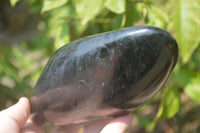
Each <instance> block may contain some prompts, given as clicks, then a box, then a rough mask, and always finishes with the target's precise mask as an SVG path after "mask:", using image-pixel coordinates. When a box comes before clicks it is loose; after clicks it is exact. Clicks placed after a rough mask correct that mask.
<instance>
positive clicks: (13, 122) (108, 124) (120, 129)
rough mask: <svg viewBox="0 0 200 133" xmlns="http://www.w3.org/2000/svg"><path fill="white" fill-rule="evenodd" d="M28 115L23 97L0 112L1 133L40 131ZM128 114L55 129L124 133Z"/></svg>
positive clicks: (65, 132) (64, 132) (66, 132)
mask: <svg viewBox="0 0 200 133" xmlns="http://www.w3.org/2000/svg"><path fill="white" fill-rule="evenodd" d="M29 115H30V103H29V100H28V99H27V98H25V97H22V98H20V99H19V101H18V102H17V103H16V104H15V105H13V106H11V107H9V108H7V109H5V110H2V111H1V112H0V125H1V126H0V132H1V133H42V125H36V124H34V123H33V122H32V121H31V119H29ZM131 123H132V116H131V115H130V114H128V115H125V116H120V117H117V118H115V119H113V120H101V121H96V122H93V123H89V124H86V125H84V126H83V125H66V126H61V127H60V128H58V129H57V131H56V133H78V132H80V130H81V131H82V133H110V132H114V133H124V132H125V130H126V129H127V128H128V127H129V126H130V125H131Z"/></svg>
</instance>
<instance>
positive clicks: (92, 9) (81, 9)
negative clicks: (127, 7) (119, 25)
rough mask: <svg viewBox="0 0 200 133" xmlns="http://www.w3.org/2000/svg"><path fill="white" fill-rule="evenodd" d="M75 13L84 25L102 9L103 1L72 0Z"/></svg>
mask: <svg viewBox="0 0 200 133" xmlns="http://www.w3.org/2000/svg"><path fill="white" fill-rule="evenodd" d="M74 3H75V7H76V12H77V14H78V16H79V17H80V18H81V19H82V23H83V24H86V23H87V22H88V21H89V20H90V19H92V18H94V17H95V16H96V15H97V14H98V13H99V12H100V11H101V10H102V9H103V6H102V4H103V0H74Z"/></svg>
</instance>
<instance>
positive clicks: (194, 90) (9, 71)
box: [0, 0, 200, 131]
mask: <svg viewBox="0 0 200 133" xmlns="http://www.w3.org/2000/svg"><path fill="white" fill-rule="evenodd" d="M22 3H25V5H26V8H28V12H29V14H27V15H30V14H32V13H36V14H39V15H40V19H39V20H40V21H39V22H38V23H37V28H38V30H39V31H40V32H39V34H38V35H37V37H35V38H34V39H33V40H32V41H25V40H26V39H24V41H22V42H20V43H18V42H16V43H15V44H14V45H12V46H10V45H9V46H8V45H7V44H5V43H2V42H1V38H0V44H1V45H0V51H1V53H0V64H1V65H0V99H1V100H0V106H1V108H2V107H5V106H6V104H8V103H9V101H11V102H13V101H16V99H17V98H19V97H20V96H24V95H25V96H30V94H31V88H32V87H33V86H34V84H35V82H36V80H37V78H38V75H39V73H40V72H41V70H42V68H43V66H44V65H45V63H46V61H47V59H48V58H49V56H50V55H51V54H52V53H53V52H54V51H55V50H56V49H58V48H60V47H61V46H63V45H64V44H67V43H69V42H70V41H72V40H75V39H78V38H81V37H84V36H88V35H93V34H97V33H101V32H106V31H110V30H116V29H120V28H123V27H129V26H138V25H152V26H157V27H161V28H163V29H165V30H167V31H169V32H171V33H172V34H173V36H174V37H175V38H176V40H177V41H178V44H179V51H180V53H179V61H178V64H177V66H176V68H175V70H174V72H173V75H172V76H171V77H170V79H169V80H168V83H167V84H166V85H165V89H164V90H163V91H162V93H160V97H156V98H155V99H154V100H153V101H151V102H150V103H149V105H148V106H150V105H151V104H152V103H153V102H155V101H161V102H160V107H159V109H158V112H157V115H155V116H154V118H151V119H150V118H148V117H146V118H143V119H142V118H138V121H139V124H140V125H141V126H143V127H144V128H145V129H146V130H148V131H152V130H153V129H154V127H155V126H156V123H157V122H159V121H160V120H166V119H170V118H174V117H175V115H178V114H179V113H180V112H181V111H180V109H183V110H184V109H185V110H186V111H187V109H186V108H184V107H183V104H184V103H185V102H183V99H182V95H186V96H187V97H189V100H191V101H192V102H193V103H194V104H193V105H197V104H198V103H200V100H199V98H198V96H199V95H200V63H199V62H200V58H199V56H200V12H199V11H200V1H199V0H176V1H174V0H159V1H155V0H43V1H40V0H10V4H11V5H12V7H10V8H9V10H11V9H12V8H17V6H18V5H20V4H22ZM2 5H3V4H2ZM13 14H15V13H14V12H11V14H9V15H13ZM24 17H26V16H24ZM23 19H24V18H23V16H22V18H21V20H23ZM33 19H34V18H33ZM0 21H1V20H0ZM19 24H20V23H16V24H15V27H12V25H8V27H7V28H8V29H9V30H12V31H15V28H16V27H18V28H19V29H20V25H19ZM21 25H23V21H22V22H21ZM9 26H10V27H9ZM29 26H31V25H29ZM0 28H1V27H0ZM16 32H17V34H23V35H24V33H23V32H20V30H19V32H18V31H16ZM2 34H6V33H3V32H0V35H2ZM0 37H1V36H0ZM146 107H147V106H145V107H144V108H146Z"/></svg>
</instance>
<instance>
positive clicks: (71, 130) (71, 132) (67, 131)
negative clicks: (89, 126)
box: [56, 125, 82, 133]
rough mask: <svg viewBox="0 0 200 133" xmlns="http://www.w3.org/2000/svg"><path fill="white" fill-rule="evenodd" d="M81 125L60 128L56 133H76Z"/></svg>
mask: <svg viewBox="0 0 200 133" xmlns="http://www.w3.org/2000/svg"><path fill="white" fill-rule="evenodd" d="M81 128H82V125H65V126H62V127H60V128H59V129H58V130H57V131H56V133H78V132H79V130H80V129H81Z"/></svg>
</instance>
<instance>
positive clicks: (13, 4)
mask: <svg viewBox="0 0 200 133" xmlns="http://www.w3.org/2000/svg"><path fill="white" fill-rule="evenodd" d="M18 1H20V0H10V4H11V6H12V7H14V6H15V4H16V3H17V2H18Z"/></svg>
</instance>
